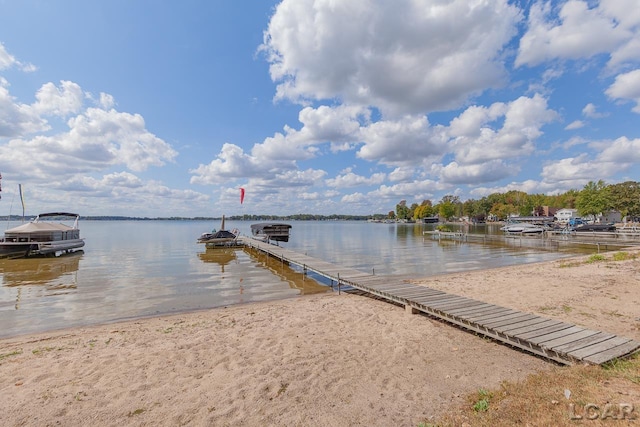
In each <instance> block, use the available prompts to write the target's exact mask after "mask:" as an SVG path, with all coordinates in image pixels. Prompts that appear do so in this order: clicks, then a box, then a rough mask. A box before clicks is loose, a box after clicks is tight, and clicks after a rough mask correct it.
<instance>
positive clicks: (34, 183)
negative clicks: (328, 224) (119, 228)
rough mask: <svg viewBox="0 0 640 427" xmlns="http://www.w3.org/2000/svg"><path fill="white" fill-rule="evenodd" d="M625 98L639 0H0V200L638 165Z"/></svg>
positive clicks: (341, 208) (304, 209)
mask: <svg viewBox="0 0 640 427" xmlns="http://www.w3.org/2000/svg"><path fill="white" fill-rule="evenodd" d="M639 115H640V8H638V7H637V0H607V1H551V2H545V1H527V0H520V1H503V0H451V1H439V0H378V1H367V0H349V1H346V0H345V1H335V0H333V1H329V0H283V1H260V2H241V1H213V0H210V1H204V0H203V1H200V0H185V1H182V2H173V1H163V0H136V1H130V0H112V1H108V2H87V1H79V0H59V1H45V0H20V1H17V0H15V1H8V0H0V172H1V173H2V178H3V180H2V193H0V194H1V195H2V200H0V214H1V215H6V214H8V213H9V212H10V211H11V212H12V213H14V214H15V213H19V212H20V211H21V207H19V201H18V200H17V199H16V192H17V188H18V184H22V185H23V188H24V194H25V203H26V210H27V212H28V213H31V214H35V213H38V212H44V211H58V210H70V211H77V212H78V213H80V214H81V215H137V216H149V217H167V216H187V217H191V216H220V215H222V214H226V215H227V216H229V215H236V214H275V215H287V214H296V213H316V214H332V213H340V214H354V215H367V214H372V213H386V212H388V211H389V210H393V209H394V208H395V205H396V204H397V203H398V202H399V201H400V200H402V199H405V200H407V202H408V203H409V204H411V203H414V202H415V203H420V202H421V201H422V200H424V199H431V200H432V201H434V202H438V201H439V200H440V199H441V198H442V197H443V196H444V195H457V196H459V197H460V199H461V200H466V199H469V198H474V199H479V198H481V197H483V196H486V195H488V194H491V193H493V192H505V191H508V190H522V191H526V192H528V193H546V194H556V193H561V192H565V191H567V190H569V189H578V190H579V189H581V188H582V187H583V186H584V185H585V184H586V183H587V182H588V181H591V180H594V181H596V180H600V179H602V180H604V181H605V182H607V183H610V184H614V183H618V182H623V181H627V180H634V181H638V180H639V179H640V135H639V134H640V127H639V126H638V123H639V118H640V116H639ZM240 187H243V188H245V189H246V196H245V200H244V203H243V204H242V205H241V204H240V197H239V195H240V191H239V188H240Z"/></svg>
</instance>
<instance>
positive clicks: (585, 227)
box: [573, 224, 616, 232]
mask: <svg viewBox="0 0 640 427" xmlns="http://www.w3.org/2000/svg"><path fill="white" fill-rule="evenodd" d="M573 231H576V232H585V231H603V232H607V231H608V232H614V231H616V226H615V225H614V224H580V225H577V226H576V227H575V228H574V229H573Z"/></svg>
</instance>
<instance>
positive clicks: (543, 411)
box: [424, 353, 640, 427]
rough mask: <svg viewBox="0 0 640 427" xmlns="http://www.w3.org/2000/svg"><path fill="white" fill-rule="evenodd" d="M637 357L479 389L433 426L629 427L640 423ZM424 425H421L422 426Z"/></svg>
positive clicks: (639, 358) (639, 365)
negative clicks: (625, 426)
mask: <svg viewBox="0 0 640 427" xmlns="http://www.w3.org/2000/svg"><path fill="white" fill-rule="evenodd" d="M639 395H640V356H639V355H638V353H636V355H634V356H633V357H631V358H628V359H624V360H614V361H612V362H609V363H607V364H605V365H602V366H594V365H575V366H568V367H560V366H557V367H555V368H554V369H553V370H552V371H551V372H544V373H539V374H532V375H529V376H528V377H527V378H526V379H525V380H523V381H520V382H509V381H505V382H503V383H502V384H501V386H500V388H498V389H494V390H485V389H480V390H478V391H477V392H475V393H472V394H470V395H469V396H467V398H466V400H465V403H464V404H463V405H462V406H461V407H459V408H456V410H453V411H450V413H449V414H447V415H445V416H443V417H442V418H441V419H438V420H435V422H434V420H430V421H429V422H430V423H431V425H437V426H441V427H449V426H460V425H468V426H481V427H483V426H487V427H488V426H512V425H531V426H551V425H553V426H558V427H563V426H575V425H579V424H581V423H585V422H586V423H588V425H589V426H600V425H606V426H616V425H629V424H630V423H634V422H638V420H639V419H640V401H639V400H638V396H639ZM426 423H427V422H426V421H425V423H424V425H427V424H426Z"/></svg>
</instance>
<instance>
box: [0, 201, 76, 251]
mask: <svg viewBox="0 0 640 427" xmlns="http://www.w3.org/2000/svg"><path fill="white" fill-rule="evenodd" d="M79 218H80V215H78V214H75V213H69V212H50V213H42V214H40V215H38V216H36V218H35V219H34V220H33V221H31V222H27V223H24V224H22V225H19V226H17V227H13V228H10V229H7V230H6V231H5V232H4V238H2V239H1V240H0V258H25V257H29V256H37V255H53V256H55V255H58V254H61V253H67V252H72V251H74V250H75V249H79V248H82V247H83V246H84V239H82V238H80V229H79V228H78V219H79ZM55 219H58V220H65V219H66V220H70V221H73V225H71V226H70V225H67V224H64V223H62V222H53V220H55Z"/></svg>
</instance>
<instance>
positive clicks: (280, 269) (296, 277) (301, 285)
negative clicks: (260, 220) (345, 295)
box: [246, 246, 328, 295]
mask: <svg viewBox="0 0 640 427" xmlns="http://www.w3.org/2000/svg"><path fill="white" fill-rule="evenodd" d="M276 247H277V246H276ZM246 252H247V253H248V254H249V255H250V256H251V257H253V258H255V259H256V260H257V261H258V262H259V263H260V265H261V266H263V267H265V268H266V269H267V270H269V271H271V272H272V273H273V274H274V275H276V276H278V277H281V278H282V279H283V280H284V281H286V282H287V283H288V284H289V286H290V287H291V289H297V290H299V291H300V293H301V294H302V295H309V294H317V293H322V292H327V290H328V288H327V286H325V285H322V284H320V283H318V282H317V281H315V280H313V279H311V278H309V277H307V275H306V274H305V272H304V271H303V272H300V271H296V270H294V269H293V268H291V266H290V265H289V263H288V262H284V261H283V260H281V259H276V258H274V257H272V256H269V255H268V254H267V256H263V257H260V256H259V255H260V254H264V251H259V250H255V249H253V248H251V247H247V248H246Z"/></svg>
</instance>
